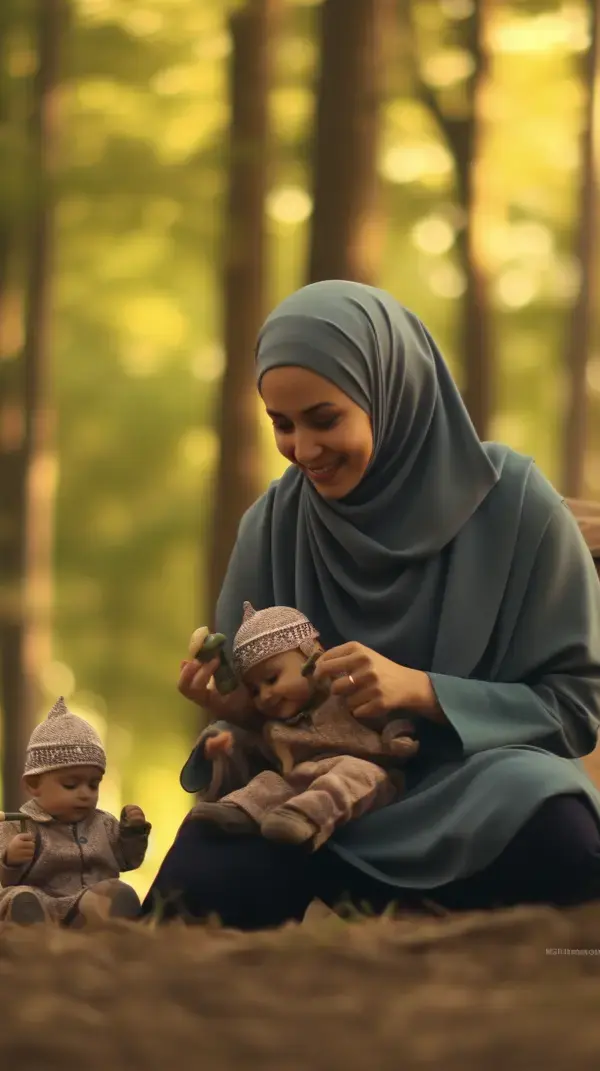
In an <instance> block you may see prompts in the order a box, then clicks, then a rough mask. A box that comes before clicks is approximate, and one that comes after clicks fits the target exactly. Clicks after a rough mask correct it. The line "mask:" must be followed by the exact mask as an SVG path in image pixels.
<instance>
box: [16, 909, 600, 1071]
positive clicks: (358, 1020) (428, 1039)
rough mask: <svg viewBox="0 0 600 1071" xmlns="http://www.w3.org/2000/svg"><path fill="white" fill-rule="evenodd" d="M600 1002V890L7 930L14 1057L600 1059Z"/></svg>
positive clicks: (170, 1063)
mask: <svg viewBox="0 0 600 1071" xmlns="http://www.w3.org/2000/svg"><path fill="white" fill-rule="evenodd" d="M557 949H558V950H565V949H567V950H570V954H567V953H565V952H557V951H556V950H557ZM548 950H553V951H548ZM599 1006H600V904H599V905H593V906H589V907H586V908H579V909H577V910H574V911H570V912H565V913H559V912H557V911H553V910H552V909H549V908H547V909H546V908H539V909H524V908H521V909H518V910H514V911H507V912H496V913H494V914H490V915H481V914H476V915H475V914H474V915H466V916H462V917H459V916H455V917H447V918H442V919H431V920H429V919H408V920H403V921H398V922H392V921H387V920H384V921H379V922H377V921H369V922H355V923H347V922H342V921H341V920H338V919H337V918H326V919H313V920H312V921H310V922H308V923H306V924H304V925H303V926H290V927H287V928H284V929H283V930H280V931H278V932H273V933H265V934H260V935H243V934H237V933H232V932H227V931H218V930H216V929H214V928H210V927H197V928H194V929H185V928H183V927H180V926H172V927H169V928H168V929H153V928H151V927H146V926H141V925H140V926H137V927H136V926H132V925H126V924H120V925H114V926H112V927H111V928H108V929H105V930H102V931H99V932H97V933H90V934H85V933H82V932H80V933H76V932H69V931H64V930H53V929H43V930H36V929H35V928H33V929H29V930H20V931H19V930H16V929H14V928H12V927H7V928H5V929H4V930H3V931H2V932H0V1009H1V1011H0V1067H1V1068H6V1069H7V1071H8V1069H11V1071H12V1069H15V1071H17V1069H18V1071H34V1069H35V1071H75V1069H77V1071H159V1069H160V1071H171V1069H173V1071H176V1069H179V1068H180V1067H183V1066H185V1067H187V1066H193V1067H200V1068H202V1069H203V1071H230V1069H231V1071H234V1069H235V1071H259V1069H260V1071H359V1069H360V1071H363V1069H368V1071H413V1069H415V1071H417V1069H419V1071H421V1069H430V1068H431V1069H434V1068H435V1069H436V1071H437V1069H443V1071H472V1069H478V1071H479V1069H480V1068H481V1069H483V1068H484V1067H485V1068H488V1067H489V1069H490V1071H508V1069H511V1071H532V1069H533V1071H535V1069H537V1068H542V1066H546V1067H547V1068H548V1069H549V1071H564V1069H565V1068H566V1067H569V1068H570V1069H573V1071H580V1069H581V1071H583V1069H586V1071H587V1069H588V1068H589V1069H590V1071H591V1069H592V1068H594V1071H595V1069H596V1068H597V1067H598V1064H599V1058H600V1056H599V1054H600V1014H599Z"/></svg>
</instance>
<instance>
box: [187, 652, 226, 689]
mask: <svg viewBox="0 0 600 1071" xmlns="http://www.w3.org/2000/svg"><path fill="white" fill-rule="evenodd" d="M219 665H220V662H219V659H218V658H213V660H212V662H207V663H206V664H205V665H204V666H200V668H199V669H198V670H197V671H196V673H195V674H194V676H193V677H192V688H193V689H194V690H196V689H197V690H198V691H200V690H202V691H205V690H206V688H207V686H208V683H209V681H210V680H211V678H212V677H213V675H214V674H215V673H216V671H217V670H218V668H219Z"/></svg>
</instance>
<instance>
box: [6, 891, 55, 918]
mask: <svg viewBox="0 0 600 1071" xmlns="http://www.w3.org/2000/svg"><path fill="white" fill-rule="evenodd" d="M9 919H10V921H11V922H15V923H16V924H17V926H34V925H35V924H36V923H40V922H46V919H47V916H46V912H45V910H44V908H43V906H42V904H41V903H40V901H39V900H38V898H37V896H36V895H35V893H32V892H20V893H17V894H16V896H15V897H14V899H13V901H12V903H11V905H10V914H9Z"/></svg>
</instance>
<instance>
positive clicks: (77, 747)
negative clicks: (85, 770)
mask: <svg viewBox="0 0 600 1071" xmlns="http://www.w3.org/2000/svg"><path fill="white" fill-rule="evenodd" d="M69 766H97V767H98V769H100V770H102V771H104V770H105V769H106V754H105V752H104V748H103V747H102V741H101V740H100V737H99V736H98V734H97V732H96V730H95V729H93V728H92V726H91V725H90V724H89V722H87V721H84V720H83V718H79V717H78V716H77V714H72V713H71V711H70V710H69V709H68V707H67V704H66V703H65V700H64V697H63V696H62V695H61V696H59V698H58V699H57V700H56V703H55V704H54V706H53V707H52V710H51V711H50V713H49V714H48V716H47V718H46V720H45V721H43V722H42V723H41V725H38V726H36V728H35V729H34V730H33V732H32V734H31V737H30V739H29V744H28V746H27V755H26V758H25V770H24V773H25V775H26V776H27V775H29V774H41V773H48V772H49V771H50V770H62V769H67V768H68V767H69Z"/></svg>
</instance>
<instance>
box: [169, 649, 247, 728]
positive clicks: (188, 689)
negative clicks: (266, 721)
mask: <svg viewBox="0 0 600 1071" xmlns="http://www.w3.org/2000/svg"><path fill="white" fill-rule="evenodd" d="M219 664H220V662H219V659H218V658H214V659H213V661H212V662H206V663H202V662H197V661H196V659H195V658H194V659H191V660H190V659H186V660H185V661H184V662H182V663H181V670H180V673H179V680H178V682H177V688H178V690H179V691H180V692H181V694H182V695H184V696H185V698H186V699H191V701H192V703H197V704H198V706H199V707H203V708H204V710H207V711H208V712H209V714H210V715H211V718H212V719H214V720H219V721H220V720H223V721H231V722H234V723H240V722H243V721H244V719H245V718H246V717H247V716H248V715H249V714H251V712H252V699H251V697H250V693H249V692H248V690H247V688H245V687H244V685H243V684H241V685H240V686H239V688H236V690H235V692H231V693H230V694H229V695H221V694H220V692H218V691H217V689H216V687H215V682H214V680H213V676H214V674H215V672H216V671H217V669H218V668H219Z"/></svg>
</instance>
